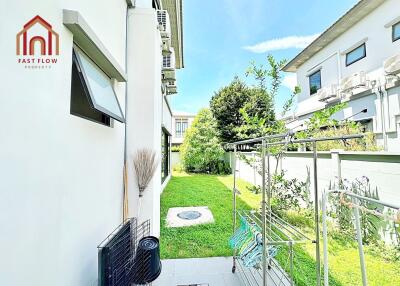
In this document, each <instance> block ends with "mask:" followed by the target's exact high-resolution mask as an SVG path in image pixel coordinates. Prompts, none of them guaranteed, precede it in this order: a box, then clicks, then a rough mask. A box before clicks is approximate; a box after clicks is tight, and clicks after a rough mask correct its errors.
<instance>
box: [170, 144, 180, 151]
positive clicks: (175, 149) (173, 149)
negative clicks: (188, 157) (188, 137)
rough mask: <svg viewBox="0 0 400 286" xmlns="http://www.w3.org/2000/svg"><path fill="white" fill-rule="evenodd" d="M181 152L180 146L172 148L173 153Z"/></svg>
mask: <svg viewBox="0 0 400 286" xmlns="http://www.w3.org/2000/svg"><path fill="white" fill-rule="evenodd" d="M180 151H181V146H180V145H174V146H171V152H180Z"/></svg>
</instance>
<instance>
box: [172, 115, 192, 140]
mask: <svg viewBox="0 0 400 286" xmlns="http://www.w3.org/2000/svg"><path fill="white" fill-rule="evenodd" d="M194 117H195V115H193V114H190V113H187V112H173V114H172V145H173V146H179V145H181V144H182V143H183V138H184V136H185V132H186V130H187V129H188V128H189V127H190V126H191V125H192V123H193V120H194Z"/></svg>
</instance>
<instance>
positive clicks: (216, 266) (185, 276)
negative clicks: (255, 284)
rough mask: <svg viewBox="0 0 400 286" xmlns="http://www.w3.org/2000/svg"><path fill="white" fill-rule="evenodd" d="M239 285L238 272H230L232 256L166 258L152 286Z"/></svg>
mask: <svg viewBox="0 0 400 286" xmlns="http://www.w3.org/2000/svg"><path fill="white" fill-rule="evenodd" d="M198 284H199V285H201V286H240V285H243V284H242V283H241V281H240V278H239V277H238V274H232V257H208V258H188V259H166V260H163V261H162V271H161V275H160V277H159V278H158V279H157V280H156V281H154V282H153V283H152V285H153V286H177V285H179V286H181V285H185V286H187V285H198Z"/></svg>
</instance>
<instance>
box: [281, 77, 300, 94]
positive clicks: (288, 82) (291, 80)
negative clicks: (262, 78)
mask: <svg viewBox="0 0 400 286" xmlns="http://www.w3.org/2000/svg"><path fill="white" fill-rule="evenodd" d="M282 84H283V85H284V86H286V87H287V88H288V89H290V90H291V91H294V88H295V86H296V85H297V78H296V74H288V75H286V76H285V77H284V78H283V80H282Z"/></svg>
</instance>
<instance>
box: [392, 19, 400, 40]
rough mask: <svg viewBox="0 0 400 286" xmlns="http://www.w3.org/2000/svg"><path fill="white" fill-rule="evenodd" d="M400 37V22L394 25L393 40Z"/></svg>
mask: <svg viewBox="0 0 400 286" xmlns="http://www.w3.org/2000/svg"><path fill="white" fill-rule="evenodd" d="M398 39H400V22H398V23H397V24H394V25H393V26H392V40H393V42H394V41H397V40H398Z"/></svg>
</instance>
